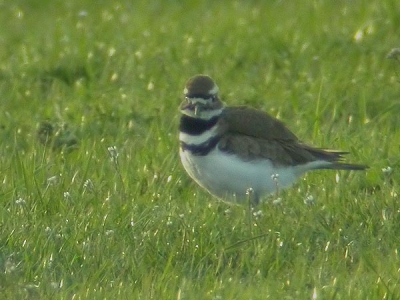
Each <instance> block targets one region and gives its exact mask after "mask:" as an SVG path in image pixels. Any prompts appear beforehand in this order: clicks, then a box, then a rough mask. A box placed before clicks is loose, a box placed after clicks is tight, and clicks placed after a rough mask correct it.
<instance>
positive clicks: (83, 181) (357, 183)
mask: <svg viewBox="0 0 400 300" xmlns="http://www.w3.org/2000/svg"><path fill="white" fill-rule="evenodd" d="M0 22H1V24H2V25H1V27H0V97H1V104H0V107H1V110H0V138H1V144H0V181H1V188H0V299H74V300H75V299H210V300H211V299H213V300H217V299H399V298H400V274H399V273H400V261H399V253H398V252H399V251H400V238H399V234H400V203H399V181H400V173H399V167H400V156H399V150H400V146H399V145H400V132H399V128H400V118H399V114H400V102H399V95H400V55H397V56H396V52H394V54H392V55H391V56H390V57H389V58H387V54H388V53H389V52H390V51H391V50H392V49H394V48H397V47H400V41H399V32H400V6H399V5H397V2H396V1H394V0H383V1H362V0H355V1H344V0H343V1H306V0H300V1H194V0H192V1H172V0H168V1H111V0H102V1H97V2H96V3H94V2H93V1H88V0H83V1H78V0H71V1H50V0H47V1H43V0H31V1H23V0H16V1H0ZM198 73H204V74H208V75H210V76H212V77H213V78H214V79H215V80H216V82H217V84H218V86H219V88H220V91H221V93H220V96H221V98H222V99H223V100H224V101H225V102H226V103H228V104H230V105H243V104H245V105H250V106H253V107H256V108H258V109H262V110H265V111H267V112H269V113H270V114H272V115H274V116H277V117H278V118H280V119H281V120H283V121H284V122H285V123H286V124H287V125H288V127H289V128H291V129H292V130H293V131H294V132H295V133H296V134H297V135H298V136H299V137H300V138H301V139H302V140H304V141H305V142H308V143H311V144H313V145H317V146H321V147H328V148H337V149H343V150H348V151H349V152H350V154H349V157H348V159H349V161H351V162H354V163H365V164H368V165H369V166H370V169H368V170H367V171H365V172H345V171H339V172H335V171H318V172H314V173H310V174H308V175H307V176H305V177H304V178H303V179H301V180H299V182H298V183H297V184H296V185H295V186H294V187H293V188H290V189H287V190H285V191H282V192H281V193H280V194H279V195H271V196H270V197H268V198H266V199H265V200H266V201H265V203H263V204H261V205H259V206H257V207H255V208H253V209H250V208H249V207H248V206H247V205H244V206H236V205H229V204H226V203H224V202H220V201H218V200H216V199H215V198H213V197H212V196H210V195H209V194H207V193H206V192H205V191H203V190H202V189H201V188H199V187H198V186H197V185H196V184H195V183H193V182H192V181H191V180H190V178H189V177H188V175H187V174H186V173H185V171H184V170H183V167H182V166H181V165H180V161H179V155H178V122H179V111H178V106H179V103H180V101H181V99H182V91H183V87H184V84H185V82H186V80H187V79H188V78H189V77H191V76H193V75H195V74H198Z"/></svg>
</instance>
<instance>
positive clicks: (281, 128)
mask: <svg viewBox="0 0 400 300" xmlns="http://www.w3.org/2000/svg"><path fill="white" fill-rule="evenodd" d="M221 122H223V123H226V125H227V126H228V131H229V132H232V133H238V134H243V135H246V136H253V137H257V138H262V139H267V140H272V139H280V140H288V141H297V140H298V139H297V137H296V136H295V135H294V134H293V133H292V132H291V131H290V130H289V129H287V128H286V126H285V125H284V124H283V123H282V122H281V121H279V120H278V119H276V118H274V117H272V116H270V115H268V114H267V113H264V112H262V111H259V110H256V109H254V108H249V107H245V106H238V107H227V108H225V109H224V112H223V114H222V116H221Z"/></svg>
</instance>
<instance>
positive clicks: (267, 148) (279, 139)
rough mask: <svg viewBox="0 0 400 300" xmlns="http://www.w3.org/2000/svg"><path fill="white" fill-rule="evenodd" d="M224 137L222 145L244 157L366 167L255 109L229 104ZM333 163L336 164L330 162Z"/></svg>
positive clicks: (280, 162)
mask: <svg viewBox="0 0 400 300" xmlns="http://www.w3.org/2000/svg"><path fill="white" fill-rule="evenodd" d="M220 125H221V128H222V132H223V133H224V134H223V137H222V138H221V140H220V143H219V148H220V149H221V150H222V151H226V152H230V153H236V154H237V155H240V156H241V157H242V158H243V159H245V160H253V159H257V158H264V159H270V160H271V161H272V162H274V164H275V165H280V166H288V165H300V164H305V163H308V162H311V161H315V160H323V161H326V162H328V163H327V165H326V166H321V168H336V169H364V168H365V166H359V165H352V164H341V163H340V161H341V160H342V156H343V154H346V153H347V152H342V151H334V150H326V149H319V148H314V147H311V146H308V145H306V144H303V143H301V142H300V141H299V140H298V138H297V137H296V136H295V135H294V134H293V133H292V132H291V131H290V130H289V129H287V128H286V126H285V125H284V124H283V123H282V122H281V121H279V120H277V119H276V118H274V117H272V116H270V115H268V114H266V113H264V112H262V111H259V110H256V109H252V108H247V107H229V108H226V109H224V112H223V114H222V116H221V119H220ZM331 163H333V164H331Z"/></svg>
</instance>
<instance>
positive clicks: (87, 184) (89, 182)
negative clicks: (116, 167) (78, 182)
mask: <svg viewBox="0 0 400 300" xmlns="http://www.w3.org/2000/svg"><path fill="white" fill-rule="evenodd" d="M83 187H84V188H85V189H88V190H93V189H94V184H93V181H92V180H91V179H86V181H85V183H84V184H83Z"/></svg>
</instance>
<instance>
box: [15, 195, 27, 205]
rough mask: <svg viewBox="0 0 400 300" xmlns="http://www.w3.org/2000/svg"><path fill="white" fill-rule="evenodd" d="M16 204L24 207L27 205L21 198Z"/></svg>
mask: <svg viewBox="0 0 400 300" xmlns="http://www.w3.org/2000/svg"><path fill="white" fill-rule="evenodd" d="M15 204H17V205H21V206H23V205H25V204H26V201H25V200H24V199H22V198H21V197H19V198H18V199H17V200H15Z"/></svg>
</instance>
